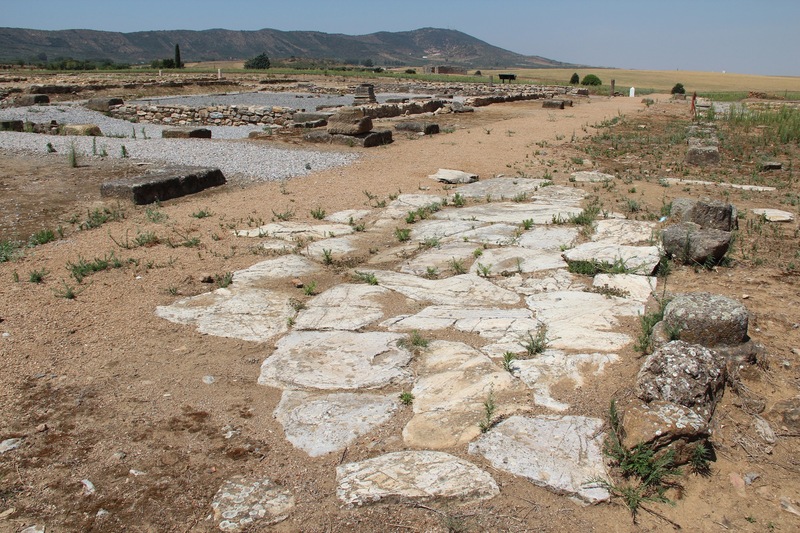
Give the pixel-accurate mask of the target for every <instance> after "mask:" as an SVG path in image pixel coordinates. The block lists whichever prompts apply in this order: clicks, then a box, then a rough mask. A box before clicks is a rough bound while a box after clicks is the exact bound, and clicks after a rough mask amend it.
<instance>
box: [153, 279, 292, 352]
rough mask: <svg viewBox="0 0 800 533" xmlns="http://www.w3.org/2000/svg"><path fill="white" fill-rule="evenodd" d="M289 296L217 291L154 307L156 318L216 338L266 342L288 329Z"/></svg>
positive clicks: (249, 290) (263, 291)
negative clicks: (183, 325) (185, 325)
mask: <svg viewBox="0 0 800 533" xmlns="http://www.w3.org/2000/svg"><path fill="white" fill-rule="evenodd" d="M293 314H294V310H293V309H292V306H291V305H290V303H289V297H288V296H286V295H283V294H280V293H277V292H275V291H270V290H267V289H258V288H251V287H247V286H245V287H243V288H237V287H235V286H232V288H230V289H217V290H215V291H213V292H209V293H205V294H200V295H198V296H191V297H189V298H183V299H181V300H178V301H177V302H175V303H173V304H172V305H163V306H158V307H156V315H157V316H159V317H161V318H165V319H167V320H169V321H170V322H176V323H178V324H188V325H194V326H196V327H197V331H199V332H200V333H205V334H207V335H216V336H218V337H230V338H234V339H242V340H246V341H255V342H265V341H268V340H270V339H272V338H273V337H276V336H278V335H281V334H283V333H285V332H286V331H287V330H288V326H287V324H286V319H287V317H290V316H292V315H293Z"/></svg>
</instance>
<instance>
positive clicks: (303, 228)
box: [233, 221, 355, 242]
mask: <svg viewBox="0 0 800 533" xmlns="http://www.w3.org/2000/svg"><path fill="white" fill-rule="evenodd" d="M354 231H355V230H354V229H353V227H352V226H350V225H349V224H309V223H306V222H291V221H289V222H272V223H270V224H265V225H263V226H259V227H258V228H255V229H246V230H233V234H234V235H236V236H237V237H259V238H263V237H271V238H276V239H283V240H286V241H298V242H299V241H305V240H309V239H312V240H313V239H328V238H332V237H336V236H340V235H350V234H351V233H353V232H354Z"/></svg>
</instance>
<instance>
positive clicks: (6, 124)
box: [0, 120, 25, 132]
mask: <svg viewBox="0 0 800 533" xmlns="http://www.w3.org/2000/svg"><path fill="white" fill-rule="evenodd" d="M24 130H25V124H24V123H23V122H22V121H21V120H0V131H17V132H21V131H24Z"/></svg>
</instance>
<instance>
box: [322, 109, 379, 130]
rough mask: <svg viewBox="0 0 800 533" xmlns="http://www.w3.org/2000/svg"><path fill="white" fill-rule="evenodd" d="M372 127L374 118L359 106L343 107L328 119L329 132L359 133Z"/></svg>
mask: <svg viewBox="0 0 800 533" xmlns="http://www.w3.org/2000/svg"><path fill="white" fill-rule="evenodd" d="M371 129H372V119H371V118H369V117H368V116H365V115H364V112H363V111H362V110H361V109H359V108H357V107H343V108H340V109H339V110H337V111H336V113H335V114H333V115H331V117H330V118H329V119H328V133H330V134H332V135H335V134H340V135H358V134H360V133H367V132H368V131H370V130H371Z"/></svg>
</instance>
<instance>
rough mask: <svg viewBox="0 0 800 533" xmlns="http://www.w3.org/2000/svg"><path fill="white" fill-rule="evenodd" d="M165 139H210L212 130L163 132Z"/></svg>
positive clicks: (177, 129)
mask: <svg viewBox="0 0 800 533" xmlns="http://www.w3.org/2000/svg"><path fill="white" fill-rule="evenodd" d="M161 137H162V138H164V139H210V138H211V130H210V129H208V128H176V129H170V130H161Z"/></svg>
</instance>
